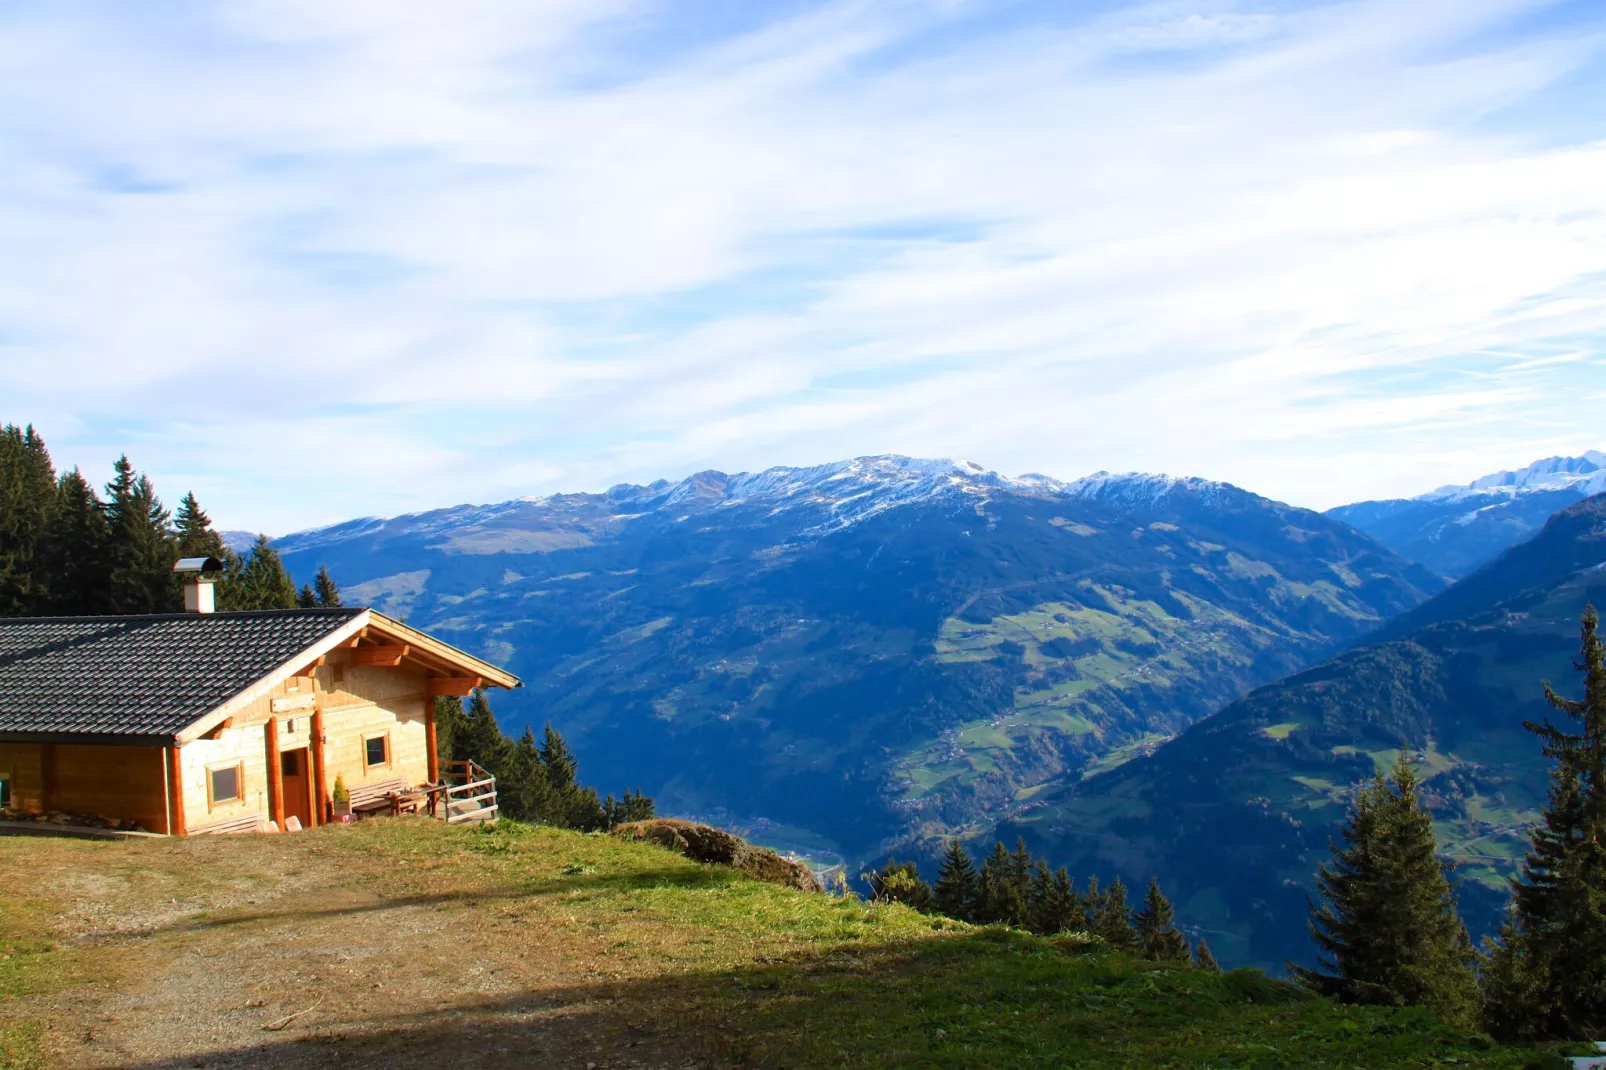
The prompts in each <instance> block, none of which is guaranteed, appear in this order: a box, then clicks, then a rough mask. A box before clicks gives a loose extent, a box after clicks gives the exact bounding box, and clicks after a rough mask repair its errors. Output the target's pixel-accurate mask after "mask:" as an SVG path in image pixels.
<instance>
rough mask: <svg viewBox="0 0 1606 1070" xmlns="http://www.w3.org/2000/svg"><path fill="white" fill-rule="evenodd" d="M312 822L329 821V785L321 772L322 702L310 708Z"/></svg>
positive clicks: (318, 823) (322, 770)
mask: <svg viewBox="0 0 1606 1070" xmlns="http://www.w3.org/2000/svg"><path fill="white" fill-rule="evenodd" d="M310 749H311V751H312V785H313V796H312V823H313V824H314V825H325V824H328V822H329V811H330V805H329V785H328V784H325V783H324V778H323V773H324V767H323V703H322V702H321V701H320V702H319V703H318V705H316V706H314V707H313V708H312V747H311V748H310Z"/></svg>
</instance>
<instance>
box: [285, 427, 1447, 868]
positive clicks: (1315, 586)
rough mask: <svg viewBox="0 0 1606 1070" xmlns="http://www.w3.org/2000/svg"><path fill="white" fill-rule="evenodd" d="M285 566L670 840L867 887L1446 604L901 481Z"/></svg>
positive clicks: (1041, 507)
mask: <svg viewBox="0 0 1606 1070" xmlns="http://www.w3.org/2000/svg"><path fill="white" fill-rule="evenodd" d="M278 547H279V549H280V552H281V553H282V554H283V555H284V558H285V561H286V564H287V566H289V567H290V568H291V569H292V570H293V571H294V572H295V573H296V574H302V573H306V572H310V571H313V570H315V569H316V568H317V567H319V566H320V565H324V566H328V567H329V568H330V570H331V572H332V573H333V574H334V575H335V576H336V577H337V578H339V580H340V582H341V585H342V589H343V590H344V591H345V592H346V593H347V594H348V595H349V596H350V597H351V598H352V599H354V600H362V601H366V602H369V603H371V604H374V605H375V606H376V607H377V608H380V609H382V610H383V611H385V612H387V613H391V614H393V615H400V616H405V617H407V618H408V619H409V621H410V622H411V623H415V624H419V625H422V626H425V627H427V628H429V629H430V630H431V631H435V632H438V633H439V634H441V635H442V636H443V637H445V638H448V639H449V640H450V641H452V642H454V643H456V644H458V645H460V646H463V647H464V648H465V649H469V650H473V651H475V652H476V653H479V654H482V655H484V656H487V657H490V658H492V659H494V660H497V661H499V662H501V663H504V664H507V665H508V666H509V667H510V668H511V669H512V670H513V671H515V672H517V673H519V675H520V676H521V677H522V678H523V679H524V680H525V681H526V685H527V686H526V687H525V688H524V689H523V690H522V691H521V692H519V693H516V694H515V695H512V696H509V697H507V698H504V699H501V700H499V703H498V712H499V714H500V715H501V716H502V718H503V719H504V722H505V723H506V724H507V725H508V726H509V727H510V729H512V731H514V732H517V731H518V729H519V728H520V727H521V725H522V724H524V723H531V722H533V723H535V724H536V726H537V727H539V724H540V722H541V721H543V720H547V719H550V720H552V721H553V723H554V724H555V725H556V727H558V728H559V730H561V731H562V732H563V733H564V735H565V736H566V737H567V738H570V739H571V740H573V741H574V742H575V745H576V746H584V747H585V748H586V751H587V754H588V756H592V755H594V756H595V757H593V758H592V759H591V760H592V761H593V762H594V763H595V764H596V766H597V769H598V775H599V776H604V777H606V778H608V779H609V782H618V783H623V784H627V785H633V786H636V787H639V788H641V789H643V790H646V791H648V792H649V793H650V794H653V795H655V796H656V797H657V798H658V799H659V801H660V804H661V805H662V806H664V807H665V809H666V810H667V811H672V812H676V813H680V814H684V815H687V816H707V817H717V818H718V820H720V821H721V822H723V823H727V824H737V825H747V826H748V827H752V826H754V825H756V824H757V823H759V822H765V823H768V824H767V827H772V828H784V829H788V830H790V832H789V833H788V835H794V836H795V837H796V838H797V839H796V841H795V842H805V841H810V840H811V839H812V840H814V841H818V842H820V843H822V844H824V845H825V847H824V848H823V849H829V850H832V851H840V852H841V853H844V854H850V855H857V856H864V855H865V854H866V853H873V852H874V850H876V849H877V848H878V847H880V846H882V845H885V844H887V843H896V842H901V839H903V838H907V837H910V836H919V835H923V834H925V833H926V832H929V831H938V832H940V831H943V830H951V829H953V828H957V827H962V826H964V825H966V824H967V823H970V822H973V821H978V820H992V818H993V817H994V816H996V815H997V814H999V813H1003V812H1007V811H1008V810H1009V809H1010V808H1012V807H1014V806H1017V805H1019V804H1020V802H1021V801H1022V793H1023V792H1029V791H1030V790H1031V789H1032V788H1033V787H1034V786H1035V785H1037V784H1040V783H1042V782H1044V781H1046V780H1047V779H1049V778H1050V777H1052V776H1055V775H1059V774H1061V773H1064V772H1067V771H1072V770H1080V769H1082V768H1084V767H1086V766H1087V765H1089V764H1090V763H1094V762H1117V761H1120V760H1123V758H1124V757H1126V756H1129V755H1130V754H1132V753H1137V752H1138V750H1140V749H1141V748H1142V747H1144V746H1147V745H1149V744H1151V743H1152V742H1153V741H1154V740H1157V739H1160V738H1165V737H1167V736H1169V735H1171V734H1174V733H1175V732H1176V731H1178V730H1180V729H1181V728H1182V727H1184V726H1185V725H1186V724H1188V723H1191V721H1192V720H1194V719H1197V718H1198V717H1202V716H1204V715H1205V714H1207V713H1210V712H1212V711H1213V710H1214V709H1216V708H1218V707H1219V705H1221V704H1222V703H1224V702H1226V701H1228V700H1230V699H1232V698H1233V697H1236V695H1237V694H1239V693H1241V692H1242V691H1243V690H1245V689H1247V688H1248V687H1251V686H1254V685H1256V684H1259V683H1265V682H1269V681H1270V680H1272V679H1275V678H1276V677H1278V676H1281V675H1284V674H1286V673H1287V672H1290V671H1293V670H1295V669H1298V668H1301V667H1303V666H1304V665H1306V664H1309V663H1310V662H1311V661H1312V660H1315V659H1318V658H1320V657H1323V656H1325V655H1326V654H1327V653H1330V652H1331V651H1333V650H1335V649H1338V648H1339V647H1341V646H1343V645H1345V644H1347V643H1349V642H1351V641H1353V640H1354V639H1355V638H1357V637H1358V636H1359V635H1360V634H1361V633H1363V632H1364V631H1366V630H1369V629H1371V628H1373V627H1376V626H1377V625H1378V624H1379V623H1381V622H1382V621H1383V620H1384V619H1386V618H1387V617H1389V616H1392V615H1394V614H1396V613H1398V612H1401V611H1403V610H1405V609H1408V608H1411V607H1413V606H1415V605H1417V604H1418V603H1420V602H1421V601H1423V600H1425V599H1426V598H1427V597H1428V596H1429V595H1430V594H1432V593H1434V592H1436V591H1437V590H1438V589H1439V588H1440V587H1441V586H1442V581H1441V580H1439V579H1438V578H1437V577H1435V576H1433V575H1432V574H1431V573H1430V572H1428V571H1427V570H1426V569H1423V568H1421V567H1420V566H1417V565H1414V564H1411V563H1409V562H1407V561H1404V560H1402V559H1400V558H1399V557H1398V556H1397V555H1394V554H1392V553H1391V552H1389V551H1388V550H1386V549H1385V548H1383V547H1382V546H1380V545H1379V544H1377V543H1376V542H1375V541H1374V540H1372V539H1370V538H1368V537H1367V536H1365V535H1363V534H1361V533H1359V532H1356V531H1354V530H1353V529H1351V528H1350V527H1348V526H1347V525H1344V524H1343V523H1341V522H1338V521H1335V520H1333V519H1331V518H1327V517H1324V516H1322V515H1321V514H1320V513H1316V512H1313V511H1310V510H1305V509H1299V508H1297V507H1293V506H1288V505H1284V504H1282V503H1278V502H1273V501H1271V500H1270V499H1267V498H1263V497H1261V496H1259V495H1256V494H1253V493H1251V492H1249V491H1245V490H1242V489H1240V488H1237V487H1233V486H1231V485H1230V484H1225V483H1218V482H1213V481H1209V480H1201V479H1189V478H1179V477H1170V476H1155V475H1143V474H1131V475H1123V476H1111V475H1109V474H1108V473H1102V474H1095V475H1094V476H1090V477H1085V478H1084V479H1082V480H1076V481H1070V482H1063V481H1059V480H1054V479H1051V478H1048V477H1043V476H1023V477H1004V476H999V475H998V474H997V473H994V472H990V471H988V470H986V469H983V468H982V467H981V466H979V465H975V464H970V463H967V462H956V461H948V460H943V461H921V460H916V459H911V458H902V457H897V456H883V457H875V458H857V459H853V460H850V461H843V462H836V463H834V464H831V465H821V466H813V467H808V468H775V469H768V470H766V471H764V472H761V473H752V474H738V475H736V476H729V475H726V474H724V473H718V472H704V473H698V474H695V475H692V476H689V477H687V478H685V479H682V480H678V481H675V482H673V483H671V482H669V481H667V480H661V481H656V482H654V483H652V484H648V485H646V486H638V485H622V486H616V487H614V488H611V489H610V490H608V491H606V492H603V493H596V494H556V495H547V496H542V497H539V498H535V499H524V500H514V501H509V502H503V503H497V504H495V505H491V506H458V507H452V508H448V509H442V510H434V511H430V512H427V513H421V514H414V515H412V516H410V517H404V518H393V519H390V520H374V519H367V520H357V521H351V522H348V523H346V524H343V525H335V526H333V527H330V528H325V529H321V530H319V531H315V532H311V533H303V534H301V535H298V536H291V537H287V538H285V539H282V540H280V541H279V543H278ZM1134 748H1135V749H1134Z"/></svg>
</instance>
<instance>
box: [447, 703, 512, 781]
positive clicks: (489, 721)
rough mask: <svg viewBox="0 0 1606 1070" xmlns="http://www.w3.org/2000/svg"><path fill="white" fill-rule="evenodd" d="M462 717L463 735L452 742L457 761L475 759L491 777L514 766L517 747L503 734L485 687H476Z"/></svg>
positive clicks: (473, 760) (499, 774)
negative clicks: (512, 762)
mask: <svg viewBox="0 0 1606 1070" xmlns="http://www.w3.org/2000/svg"><path fill="white" fill-rule="evenodd" d="M463 720H464V731H463V734H462V736H463V738H462V739H461V741H458V740H454V741H453V745H454V746H455V747H456V748H457V754H456V757H457V760H458V761H465V760H467V761H471V762H474V763H475V764H476V765H478V766H480V767H481V768H482V769H484V770H485V771H486V772H488V773H490V774H491V775H492V776H497V777H500V776H502V775H503V773H504V772H505V771H506V770H507V769H508V768H509V766H510V765H511V761H512V758H513V755H514V752H515V750H516V747H515V746H514V744H513V742H512V741H511V740H509V739H508V738H507V737H506V736H504V735H503V734H502V729H501V728H500V727H499V726H498V725H497V723H496V714H494V713H492V712H491V703H490V700H489V699H487V698H486V697H485V692H484V690H478V689H477V690H476V691H475V692H474V696H473V698H471V699H469V704H468V709H467V710H466V711H464V714H463Z"/></svg>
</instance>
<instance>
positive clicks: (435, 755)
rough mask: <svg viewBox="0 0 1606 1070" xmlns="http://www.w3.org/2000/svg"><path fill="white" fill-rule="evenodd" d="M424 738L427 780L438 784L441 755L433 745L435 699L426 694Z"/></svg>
mask: <svg viewBox="0 0 1606 1070" xmlns="http://www.w3.org/2000/svg"><path fill="white" fill-rule="evenodd" d="M424 738H425V741H426V747H427V748H428V755H429V782H430V783H431V784H439V783H440V781H441V755H440V750H439V748H437V747H436V745H435V700H434V699H433V698H431V697H430V696H428V695H425V696H424Z"/></svg>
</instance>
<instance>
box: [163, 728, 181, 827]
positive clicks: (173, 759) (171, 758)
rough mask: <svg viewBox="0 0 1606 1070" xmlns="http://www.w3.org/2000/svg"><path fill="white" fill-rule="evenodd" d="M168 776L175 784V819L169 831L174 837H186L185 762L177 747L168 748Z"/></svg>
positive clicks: (170, 822) (170, 823)
mask: <svg viewBox="0 0 1606 1070" xmlns="http://www.w3.org/2000/svg"><path fill="white" fill-rule="evenodd" d="M167 776H168V780H170V781H171V782H172V784H173V817H172V820H171V821H169V822H168V826H167V831H168V833H169V834H171V835H174V836H182V835H184V761H183V759H182V758H180V757H179V748H178V747H177V746H176V745H175V746H172V747H169V748H167Z"/></svg>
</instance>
